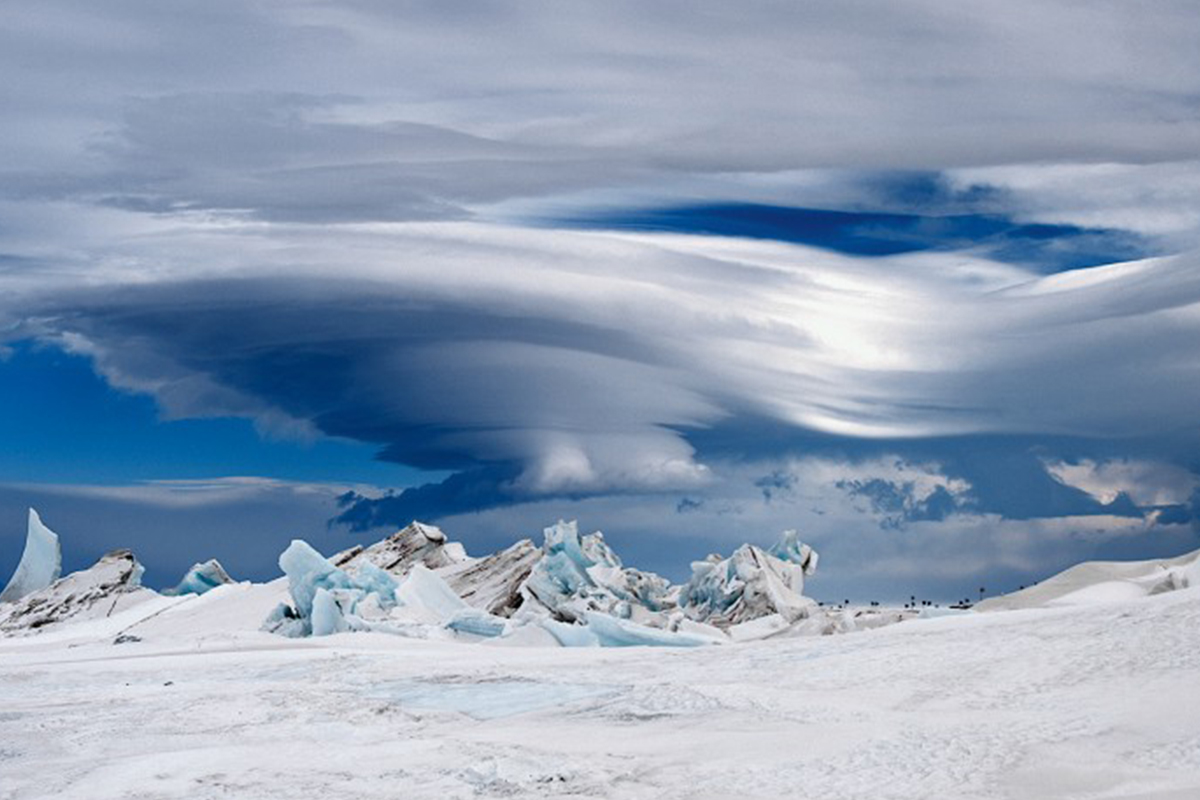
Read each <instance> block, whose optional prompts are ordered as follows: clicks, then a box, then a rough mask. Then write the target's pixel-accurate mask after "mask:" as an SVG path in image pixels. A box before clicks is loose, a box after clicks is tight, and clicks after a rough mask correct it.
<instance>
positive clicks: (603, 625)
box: [586, 611, 715, 647]
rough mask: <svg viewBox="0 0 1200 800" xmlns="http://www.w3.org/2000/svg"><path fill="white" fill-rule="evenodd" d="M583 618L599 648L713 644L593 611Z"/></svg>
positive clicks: (684, 634) (696, 637)
mask: <svg viewBox="0 0 1200 800" xmlns="http://www.w3.org/2000/svg"><path fill="white" fill-rule="evenodd" d="M586 619H587V628H588V630H590V631H591V632H592V635H593V636H595V637H596V640H597V641H598V642H599V643H600V646H601V647H703V646H704V645H710V644H714V643H715V640H714V639H712V638H710V637H707V636H696V635H695V634H691V633H682V632H675V631H667V630H663V629H661V628H651V627H649V626H648V625H639V624H638V623H636V622H630V621H629V620H624V619H617V618H616V617H611V616H609V615H608V614H598V613H596V612H594V611H592V612H588V614H587V615H586Z"/></svg>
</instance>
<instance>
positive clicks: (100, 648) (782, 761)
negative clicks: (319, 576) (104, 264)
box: [0, 582, 1200, 800]
mask: <svg viewBox="0 0 1200 800" xmlns="http://www.w3.org/2000/svg"><path fill="white" fill-rule="evenodd" d="M283 591H284V589H283V587H282V584H281V583H279V582H276V583H274V584H267V585H259V586H251V585H246V584H242V585H231V586H225V587H221V588H219V589H216V590H214V591H212V592H210V593H208V594H206V595H203V596H202V597H194V596H193V597H183V598H178V597H172V598H165V597H164V598H156V599H153V600H151V601H148V602H147V603H143V604H139V605H137V606H135V607H134V608H131V609H127V610H125V611H120V612H118V613H115V614H114V615H113V616H112V617H110V618H107V619H99V620H92V621H89V622H84V623H79V624H76V625H71V626H64V627H63V628H62V629H61V630H55V631H49V630H48V631H46V632H45V633H42V634H40V635H37V636H30V637H17V638H9V639H3V640H0V798H5V799H6V800H7V799H9V798H12V799H13V800H16V799H17V798H49V797H54V798H80V799H81V800H84V799H86V800H103V798H216V797H221V798H226V797H229V798H266V797H271V798H276V797H278V798H304V799H305V800H316V799H323V798H410V797H429V798H443V797H479V796H482V797H493V796H499V797H504V796H511V797H634V798H641V797H646V798H651V797H655V798H657V797H666V798H670V797H679V798H685V797H686V798H717V797H789V798H821V800H836V799H837V798H872V800H874V799H876V798H921V799H922V800H925V799H927V798H938V799H939V800H941V799H945V798H985V797H986V798H993V797H994V798H1080V799H1083V798H1142V799H1143V800H1151V798H1154V799H1155V800H1194V799H1195V798H1198V797H1200V588H1192V589H1182V590H1179V591H1171V592H1167V593H1164V594H1159V595H1155V596H1151V597H1140V598H1135V599H1120V600H1114V601H1107V600H1106V601H1102V602H1093V603H1088V604H1085V605H1075V606H1062V607H1055V608H1037V609H1026V610H1014V611H999V612H995V613H986V614H967V615H962V616H955V617H946V618H940V619H931V620H915V621H910V622H905V623H902V624H899V625H894V626H890V627H887V628H883V629H879V630H874V631H865V632H860V633H854V634H848V635H843V636H824V637H810V638H796V639H785V640H767V641H761V642H753V643H748V644H743V645H736V646H720V647H704V648H698V649H689V650H674V649H645V648H630V649H595V648H587V649H566V648H546V647H497V646H491V645H479V644H476V645H466V644H461V643H456V642H438V641H423V640H413V639H404V638H399V637H394V636H387V635H381V634H368V633H347V634H338V635H334V636H329V637H324V638H313V639H285V638H281V637H279V636H273V635H270V634H266V633H260V632H252V631H253V629H254V628H256V627H257V625H258V624H259V622H260V621H261V619H262V618H263V615H264V614H265V613H266V611H267V610H269V609H270V608H271V606H272V605H273V604H274V603H276V602H278V600H279V597H280V595H281V593H282V592H283ZM151 614H154V615H155V616H153V617H152V618H150V619H147V620H146V621H144V622H140V623H139V624H137V625H136V627H134V628H132V629H130V632H132V633H136V634H137V635H138V636H140V637H141V641H131V642H128V643H124V644H113V643H112V642H113V640H114V638H115V637H116V635H117V634H118V633H120V632H121V631H122V630H124V629H126V628H127V627H128V626H129V625H130V624H133V623H134V622H137V621H138V620H142V619H145V618H147V617H148V616H150V615H151ZM238 631H244V632H238Z"/></svg>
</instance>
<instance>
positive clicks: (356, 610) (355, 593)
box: [263, 539, 396, 636]
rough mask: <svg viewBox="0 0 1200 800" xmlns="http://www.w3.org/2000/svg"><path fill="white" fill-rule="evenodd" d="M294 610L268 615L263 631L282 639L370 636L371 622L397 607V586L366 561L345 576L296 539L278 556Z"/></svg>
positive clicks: (390, 576) (285, 607)
mask: <svg viewBox="0 0 1200 800" xmlns="http://www.w3.org/2000/svg"><path fill="white" fill-rule="evenodd" d="M279 567H280V568H281V569H282V570H283V572H284V574H285V575H286V576H287V579H288V591H289V593H290V594H291V596H292V605H291V606H286V605H281V606H279V607H277V608H276V609H275V610H274V611H272V612H271V614H270V616H268V617H267V620H266V622H264V623H263V628H264V629H265V630H269V631H272V632H275V633H281V634H283V635H285V636H306V635H309V634H311V635H313V636H324V635H328V634H331V633H338V632H340V631H344V630H369V629H371V628H372V627H373V626H372V625H371V621H372V620H373V619H375V618H378V617H380V616H382V615H384V614H386V612H387V611H388V610H389V609H391V608H393V607H394V606H395V605H396V581H395V579H394V578H393V577H392V575H391V574H390V573H388V572H387V571H385V570H383V569H381V568H380V567H378V566H376V565H375V564H374V563H373V562H372V561H370V560H366V559H364V560H362V561H360V562H359V563H358V564H357V567H358V569H357V574H356V575H353V576H351V575H349V574H348V573H347V572H346V571H344V570H341V569H338V568H337V567H335V566H334V565H333V564H332V563H331V562H330V561H329V560H328V559H327V558H325V557H324V556H322V555H321V554H320V553H318V552H317V551H316V550H314V549H313V548H312V546H311V545H309V544H308V543H307V542H305V541H302V540H300V539H294V540H292V543H291V544H290V545H289V546H288V548H287V549H286V550H284V551H283V554H282V555H280V556H279Z"/></svg>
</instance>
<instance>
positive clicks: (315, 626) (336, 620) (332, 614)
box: [309, 586, 352, 636]
mask: <svg viewBox="0 0 1200 800" xmlns="http://www.w3.org/2000/svg"><path fill="white" fill-rule="evenodd" d="M344 603H345V598H342V597H338V596H337V595H336V594H335V593H334V592H330V591H329V590H327V589H326V588H325V587H324V586H318V587H317V588H316V591H315V592H313V600H312V617H311V618H310V620H309V624H310V625H311V626H312V635H313V636H328V635H330V634H331V633H341V632H342V631H348V630H350V628H351V625H350V622H349V621H348V620H347V619H346V616H347V614H348V613H349V612H350V611H351V610H352V609H351V608H347V607H346V605H345V604H344Z"/></svg>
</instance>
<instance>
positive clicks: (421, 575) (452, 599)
mask: <svg viewBox="0 0 1200 800" xmlns="http://www.w3.org/2000/svg"><path fill="white" fill-rule="evenodd" d="M396 600H397V602H399V603H400V604H401V605H403V606H404V607H405V611H406V612H408V613H410V614H412V615H413V616H417V617H418V618H420V619H421V621H427V622H430V623H438V624H442V623H445V622H447V621H449V620H450V619H451V618H453V617H454V615H455V614H457V613H458V612H460V611H462V610H463V609H465V608H468V606H467V604H466V603H464V602H463V599H462V598H461V597H459V596H458V595H456V594H455V593H454V590H453V589H451V588H450V587H449V586H447V585H446V582H445V581H444V580H442V579H441V578H439V577H438V576H437V575H436V574H434V573H433V572H432V571H431V570H429V569H427V568H425V567H424V566H422V565H420V564H417V565H415V566H413V568H412V570H410V571H409V573H408V577H407V578H405V579H404V580H403V581H402V582H401V583H400V586H399V588H397V589H396Z"/></svg>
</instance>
